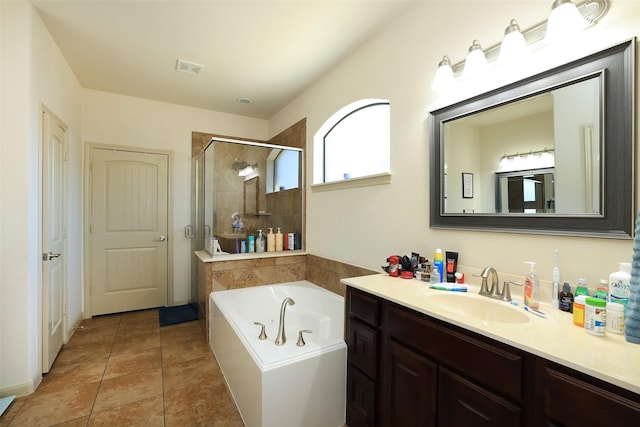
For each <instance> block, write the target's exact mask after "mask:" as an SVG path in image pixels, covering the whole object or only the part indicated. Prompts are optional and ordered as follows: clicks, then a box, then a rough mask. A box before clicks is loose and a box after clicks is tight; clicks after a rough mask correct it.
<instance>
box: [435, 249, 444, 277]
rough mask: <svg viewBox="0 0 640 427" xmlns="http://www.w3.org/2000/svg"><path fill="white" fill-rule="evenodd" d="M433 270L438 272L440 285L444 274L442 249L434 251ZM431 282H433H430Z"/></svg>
mask: <svg viewBox="0 0 640 427" xmlns="http://www.w3.org/2000/svg"><path fill="white" fill-rule="evenodd" d="M433 268H434V269H437V270H438V276H439V277H438V281H437V282H436V283H440V281H441V279H442V277H443V276H442V274H443V273H444V257H443V256H442V249H440V248H438V249H436V253H435V254H434V255H433ZM432 282H433V280H432Z"/></svg>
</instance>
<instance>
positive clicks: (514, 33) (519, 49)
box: [498, 19, 531, 64]
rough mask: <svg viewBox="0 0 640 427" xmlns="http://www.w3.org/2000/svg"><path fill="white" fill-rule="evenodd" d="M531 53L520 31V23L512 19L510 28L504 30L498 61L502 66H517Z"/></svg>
mask: <svg viewBox="0 0 640 427" xmlns="http://www.w3.org/2000/svg"><path fill="white" fill-rule="evenodd" d="M530 53H531V51H530V50H529V46H527V41H526V40H525V39H524V35H522V31H520V25H518V21H516V20H515V19H512V20H511V22H510V23H509V26H508V27H507V28H506V29H505V30H504V38H503V39H502V43H501V44H500V55H499V57H498V61H499V62H500V63H501V64H516V63H518V62H519V61H521V60H523V59H525V58H526V57H527V56H528V55H529V54H530Z"/></svg>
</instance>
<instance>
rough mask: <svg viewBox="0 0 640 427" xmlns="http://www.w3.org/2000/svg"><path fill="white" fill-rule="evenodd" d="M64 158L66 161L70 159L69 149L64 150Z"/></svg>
mask: <svg viewBox="0 0 640 427" xmlns="http://www.w3.org/2000/svg"><path fill="white" fill-rule="evenodd" d="M63 160H64V161H65V162H66V161H68V160H69V151H68V150H64V157H63Z"/></svg>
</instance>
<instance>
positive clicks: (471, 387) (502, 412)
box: [438, 368, 521, 427]
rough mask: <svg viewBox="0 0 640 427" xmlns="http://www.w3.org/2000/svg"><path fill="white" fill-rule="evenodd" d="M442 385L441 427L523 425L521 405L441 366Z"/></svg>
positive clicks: (440, 380)
mask: <svg viewBox="0 0 640 427" xmlns="http://www.w3.org/2000/svg"><path fill="white" fill-rule="evenodd" d="M439 386H440V390H439V395H438V406H439V407H438V425H439V426H442V427H447V426H481V425H487V426H488V425H491V426H509V427H518V426H519V425H520V419H521V412H520V408H519V407H517V406H515V405H513V404H511V403H510V402H507V401H506V400H505V399H503V398H501V397H499V396H496V395H494V394H493V393H490V392H488V391H487V390H484V389H483V388H482V387H478V386H477V385H476V384H474V383H472V382H470V381H467V380H466V379H464V378H462V377H460V376H458V375H456V374H454V373H453V372H450V371H447V370H446V369H444V368H440V378H439Z"/></svg>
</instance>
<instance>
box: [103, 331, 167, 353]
mask: <svg viewBox="0 0 640 427" xmlns="http://www.w3.org/2000/svg"><path fill="white" fill-rule="evenodd" d="M152 348H160V334H159V333H158V332H157V331H151V332H146V333H141V334H136V335H116V338H115V340H114V341H113V347H112V348H111V356H115V355H118V354H122V353H140V352H144V351H147V350H149V349H152Z"/></svg>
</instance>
